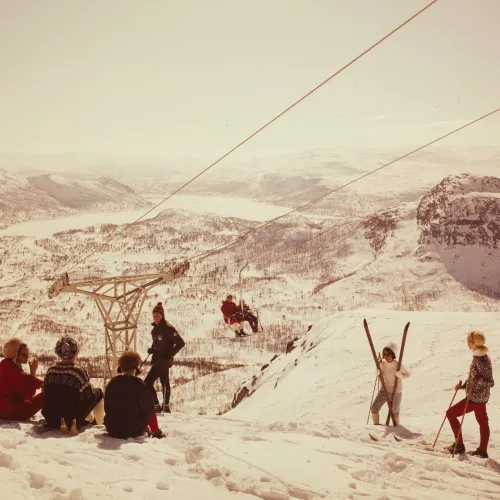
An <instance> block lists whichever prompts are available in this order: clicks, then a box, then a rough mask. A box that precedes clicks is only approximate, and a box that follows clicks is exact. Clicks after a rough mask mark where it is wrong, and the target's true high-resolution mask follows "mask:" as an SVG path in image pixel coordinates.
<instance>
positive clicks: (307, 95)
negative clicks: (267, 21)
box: [67, 0, 438, 272]
mask: <svg viewBox="0 0 500 500" xmlns="http://www.w3.org/2000/svg"><path fill="white" fill-rule="evenodd" d="M436 2H438V0H432V1H431V2H430V3H429V4H427V5H426V6H425V7H423V8H422V9H420V10H419V11H418V12H417V13H416V14H413V15H412V16H411V17H409V18H408V19H407V20H406V21H404V22H403V23H401V24H400V25H399V26H398V27H396V28H395V29H393V30H392V31H391V32H390V33H388V34H387V35H385V36H384V37H383V38H381V39H380V40H378V41H377V42H375V43H374V44H373V45H371V46H370V47H369V48H367V49H366V50H365V51H363V52H362V53H361V54H359V55H358V56H357V57H355V58H354V59H352V60H351V61H350V62H348V63H347V64H345V65H344V66H343V67H342V68H340V69H339V70H337V71H336V72H335V73H333V74H332V75H330V76H329V77H328V78H327V79H326V80H323V81H322V82H321V83H320V84H319V85H316V87H314V88H313V89H312V90H310V91H309V92H308V93H307V94H305V95H303V96H302V97H301V98H300V99H298V100H297V101H295V102H294V103H293V104H291V105H290V106H288V107H287V108H286V109H285V110H283V111H282V112H281V113H279V114H278V115H276V116H275V117H274V118H272V119H271V120H269V121H268V122H267V123H265V124H264V125H263V126H262V127H260V128H259V129H257V130H256V131H255V132H254V133H253V134H251V135H249V136H248V137H247V138H246V139H244V140H243V141H241V142H240V143H239V144H237V145H236V146H234V147H233V148H232V149H231V150H229V151H228V152H227V153H225V154H224V155H222V156H221V157H220V158H218V159H217V160H215V161H214V162H213V163H212V164H211V165H209V166H208V167H206V168H205V169H204V170H202V171H201V172H199V173H198V174H197V175H195V176H194V177H192V178H191V179H190V180H189V181H187V182H185V183H184V184H183V185H182V186H180V187H179V188H178V189H176V190H175V191H174V192H172V193H171V194H169V195H168V196H167V197H166V198H165V199H163V200H162V201H160V202H159V203H157V204H156V205H155V206H154V207H153V208H151V209H150V210H148V211H147V212H146V213H144V214H143V215H141V216H140V217H139V218H138V219H136V220H135V221H133V222H131V223H129V224H127V225H126V226H125V227H124V228H123V229H121V230H120V231H118V232H116V233H114V235H113V236H110V237H109V238H108V239H107V240H105V241H104V242H103V243H101V245H99V247H98V248H96V249H94V250H92V251H91V252H89V253H88V254H87V255H85V256H84V257H82V258H81V259H80V260H78V261H77V262H76V263H75V265H73V266H72V267H70V268H69V269H68V271H67V272H70V271H72V270H73V269H74V268H75V267H77V266H78V265H79V264H81V263H82V262H85V260H87V259H88V258H89V257H91V256H92V255H94V254H95V253H96V252H98V251H100V250H101V248H103V247H104V246H105V245H107V244H108V243H109V242H111V241H112V240H114V239H115V238H116V237H117V236H120V235H121V234H123V233H124V232H125V231H126V230H127V229H129V228H130V227H131V226H133V225H134V224H137V222H139V221H140V220H142V219H143V218H144V217H146V215H149V214H150V213H151V212H152V211H153V210H156V209H157V208H158V207H159V206H160V205H162V204H163V203H165V202H166V201H167V200H169V199H170V198H172V196H174V195H176V194H177V193H178V192H179V191H181V190H182V189H184V188H185V187H187V186H189V184H191V183H192V182H194V181H195V180H196V179H198V178H199V177H201V176H202V175H203V174H204V173H206V172H208V171H209V170H210V169H211V168H213V167H215V166H216V165H217V164H218V163H220V162H221V161H222V160H224V159H225V158H227V157H228V156H229V155H230V154H232V153H234V152H235V151H236V150H237V149H239V148H240V147H241V146H243V145H244V144H246V143H247V142H248V141H250V140H251V139H253V138H254V137H255V136H256V135H257V134H259V133H260V132H262V131H263V130H264V129H266V128H267V127H269V126H270V125H271V124H273V123H274V122H275V121H277V120H278V119H280V118H281V117H282V116H283V115H285V114H286V113H288V112H289V111H290V110H291V109H293V108H294V107H295V106H297V105H298V104H300V103H301V102H302V101H304V100H305V99H307V98H308V97H309V96H310V95H312V94H313V93H314V92H316V91H317V90H319V89H320V88H321V87H323V86H324V85H326V84H327V83H328V82H329V81H330V80H332V79H333V78H335V77H336V76H338V75H340V73H342V72H343V71H345V70H346V69H347V68H349V67H350V66H352V65H353V64H354V63H355V62H356V61H358V60H359V59H361V58H362V57H363V56H365V55H366V54H368V53H369V52H371V51H372V50H373V49H374V48H376V47H377V46H378V45H380V44H381V43H382V42H384V41H385V40H387V39H388V38H390V37H391V36H392V35H394V33H396V32H397V31H399V30H400V29H401V28H403V27H404V26H406V25H407V24H409V23H410V22H411V21H413V20H414V19H415V18H417V17H418V16H419V15H420V14H422V13H423V12H424V11H426V10H427V9H428V8H430V7H431V6H432V5H434V4H435V3H436Z"/></svg>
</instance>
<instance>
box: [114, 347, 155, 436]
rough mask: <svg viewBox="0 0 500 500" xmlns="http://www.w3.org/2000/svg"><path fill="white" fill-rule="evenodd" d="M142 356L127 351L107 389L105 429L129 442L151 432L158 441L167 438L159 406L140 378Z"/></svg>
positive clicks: (121, 357) (121, 358)
mask: <svg viewBox="0 0 500 500" xmlns="http://www.w3.org/2000/svg"><path fill="white" fill-rule="evenodd" d="M140 366H141V356H140V355H139V353H137V352H135V351H126V352H124V353H123V354H122V355H121V356H120V359H119V360H118V373H119V374H120V375H117V376H116V377H113V378H112V379H111V381H110V382H109V384H108V386H107V387H106V395H105V396H104V411H105V413H106V415H105V417H104V425H105V426H106V430H107V431H108V434H109V435H110V436H111V437H114V438H119V439H128V438H132V437H137V436H142V435H143V434H144V433H145V432H147V431H148V430H149V432H150V433H151V435H152V436H153V437H155V438H159V439H160V438H162V437H164V434H163V433H162V432H161V430H160V429H159V427H158V419H157V417H156V413H155V403H154V400H153V396H152V395H151V391H150V389H149V387H148V386H147V385H146V384H145V383H144V382H143V381H142V380H141V379H140V378H139V377H138V375H140V374H141V373H142V370H141V369H140Z"/></svg>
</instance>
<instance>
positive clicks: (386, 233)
mask: <svg viewBox="0 0 500 500" xmlns="http://www.w3.org/2000/svg"><path fill="white" fill-rule="evenodd" d="M488 154H490V155H493V156H490V157H487V158H486V157H485V158H483V159H481V160H480V161H476V162H470V163H468V162H467V158H466V157H465V155H462V154H459V153H455V154H452V153H450V152H447V151H445V150H435V151H432V150H431V152H428V153H425V154H422V155H419V156H418V157H417V156H416V157H415V158H414V159H413V160H412V161H411V162H409V165H408V164H406V165H405V167H404V168H403V166H401V168H400V169H399V170H398V168H399V167H398V168H394V169H393V170H390V169H388V170H387V171H383V173H382V172H381V173H380V175H379V177H378V178H376V177H375V176H373V177H372V178H370V177H369V178H368V179H370V181H368V179H367V180H365V181H360V182H359V183H356V184H354V185H353V186H352V188H351V187H349V188H347V189H343V190H341V191H339V193H338V194H337V193H336V194H334V195H332V196H331V197H328V198H326V199H325V200H323V201H322V202H320V203H318V205H317V206H313V207H311V209H309V210H307V211H299V212H295V213H293V214H290V215H287V216H285V217H283V218H281V219H279V220H277V221H276V222H275V223H274V224H272V225H270V226H269V227H260V226H262V225H263V222H264V221H265V220H266V219H270V218H272V217H276V216H278V215H280V214H285V213H287V212H288V211H290V210H292V209H293V208H294V207H296V206H298V205H300V204H302V203H305V202H307V201H309V200H311V199H314V198H316V197H318V196H321V195H322V194H324V193H326V192H328V191H330V190H332V189H334V188H335V187H336V186H339V185H341V184H343V183H344V182H349V181H350V180H352V179H353V178H355V177H357V176H358V175H363V174H364V173H366V172H367V171H368V170H369V169H371V168H374V167H376V166H377V165H373V161H372V163H371V164H370V161H369V160H370V157H372V158H375V160H376V163H377V162H378V164H382V163H383V161H385V160H386V158H384V155H383V154H382V153H380V154H378V155H376V154H374V153H373V152H365V153H363V155H358V156H357V157H356V158H354V159H352V158H351V159H348V158H347V157H344V156H342V155H340V154H336V155H332V154H331V152H328V151H315V152H311V153H310V154H307V155H303V156H301V157H299V158H292V157H290V158H288V157H287V158H285V159H280V160H276V159H269V158H268V159H262V160H259V161H256V162H254V163H253V164H252V165H248V164H247V165H245V166H241V165H240V166H238V168H240V170H239V171H240V173H241V175H238V176H235V179H238V180H237V182H234V183H233V182H231V183H227V184H226V183H225V182H224V179H225V178H227V174H228V171H230V169H229V167H228V168H225V167H224V168H221V170H220V171H217V170H215V171H214V173H213V175H211V176H210V178H209V180H207V181H203V182H200V183H199V184H198V185H196V186H193V187H192V188H190V189H188V190H186V191H185V192H183V193H182V196H180V195H179V197H178V198H177V197H176V196H174V197H173V198H172V200H169V202H168V203H165V204H164V205H162V206H160V207H158V208H157V209H156V210H154V211H153V212H152V213H150V214H149V215H148V216H147V217H145V218H143V219H142V220H140V221H139V222H137V223H135V224H133V225H131V226H127V224H128V223H130V222H132V221H134V220H136V219H137V218H138V217H140V215H142V214H143V213H144V212H146V211H147V210H149V209H151V208H152V207H154V206H155V205H156V204H157V203H158V202H159V201H161V200H162V199H163V198H164V197H165V196H167V195H168V194H169V193H170V192H171V191H173V190H174V189H176V188H177V187H179V186H180V185H181V183H182V179H180V177H179V176H175V175H172V176H169V175H163V176H161V175H160V174H159V173H158V174H155V175H151V176H149V177H146V176H144V175H141V174H140V173H137V172H136V173H134V170H133V169H132V168H129V169H126V168H120V166H114V167H113V166H110V165H108V166H107V167H103V168H100V169H97V168H96V169H95V172H91V170H89V169H88V170H87V174H88V175H86V176H83V175H80V174H75V173H73V174H71V175H70V174H68V173H67V172H63V171H61V170H56V169H54V171H51V170H50V168H49V167H47V168H45V169H38V168H34V166H33V165H32V164H29V165H28V164H22V165H20V164H18V163H16V168H9V167H8V165H6V164H5V162H3V163H2V164H0V167H1V168H4V170H0V180H1V183H0V195H1V200H0V209H1V216H0V263H1V266H0V326H1V329H0V343H2V344H3V342H4V341H5V340H6V339H7V338H8V337H10V336H12V335H14V334H15V333H16V332H17V335H18V336H19V337H21V338H23V339H25V341H26V342H27V343H28V345H29V347H30V350H31V351H32V352H33V353H34V354H35V355H36V356H37V357H38V358H39V360H40V368H39V373H38V376H39V377H41V378H43V376H44V373H45V372H46V370H47V368H48V366H50V364H52V363H53V362H54V359H55V357H54V352H53V348H54V345H55V342H56V340H57V338H58V337H59V336H60V335H61V334H63V333H67V334H70V335H71V336H73V337H74V338H75V339H77V341H78V342H79V343H80V345H81V363H82V365H83V366H85V367H86V368H87V370H88V371H89V374H90V376H91V378H92V382H93V383H94V385H96V386H99V385H100V384H101V383H102V380H101V376H102V366H103V354H104V335H103V327H102V320H101V318H100V316H99V314H98V311H97V309H96V307H95V305H94V303H93V302H92V300H91V299H90V298H87V297H84V296H82V295H70V294H64V293H63V294H61V295H60V296H58V297H56V298H54V299H49V298H48V297H47V290H48V288H49V287H50V285H51V284H52V283H53V281H54V279H55V278H56V277H57V275H58V274H60V273H62V272H63V271H65V270H66V269H69V268H71V267H72V266H74V265H75V264H76V263H77V262H79V261H80V260H81V259H82V258H84V257H85V256H87V255H89V254H90V253H92V255H91V256H90V257H89V258H87V259H85V261H84V262H82V263H80V264H79V265H77V266H76V268H75V269H74V270H72V271H71V272H70V280H72V281H79V280H81V279H87V278H98V277H105V276H119V275H127V274H139V273H158V272H162V271H164V270H168V269H170V268H171V267H172V266H173V265H175V264H178V263H180V262H182V261H184V260H185V259H192V262H191V267H190V269H189V271H188V272H187V274H186V275H185V276H183V277H181V278H179V279H177V280H175V281H172V282H170V283H168V284H166V285H162V286H159V287H156V288H155V289H154V290H153V291H152V292H151V293H150V295H149V296H148V298H147V300H146V303H145V306H144V309H143V312H142V315H141V323H140V325H139V327H138V350H139V352H140V353H141V355H142V356H143V358H144V357H145V356H146V351H147V348H148V347H149V345H150V340H151V337H150V334H149V332H150V329H151V326H150V323H151V310H152V308H153V306H154V305H155V304H156V302H158V301H162V302H163V304H164V307H165V313H166V317H167V319H168V320H169V321H170V322H171V323H172V324H173V325H174V326H175V327H176V328H177V329H178V330H179V332H180V333H181V335H182V337H183V338H184V340H185V341H186V347H185V348H184V349H183V350H182V351H181V352H180V353H179V355H178V356H177V357H176V363H175V365H174V367H173V368H172V370H171V381H172V399H171V407H172V414H167V415H165V416H160V417H159V423H160V428H161V429H162V430H163V431H164V432H165V433H166V434H167V436H166V438H165V439H162V440H155V439H150V438H147V437H144V438H137V439H129V440H117V439H113V438H110V437H109V436H108V435H107V434H106V430H105V428H104V427H103V426H94V427H92V428H89V429H87V430H84V431H82V432H81V433H80V434H79V435H77V436H74V437H68V436H62V435H61V434H60V433H59V432H55V431H49V432H45V433H40V432H39V429H40V427H41V424H42V423H43V418H42V417H41V416H40V414H38V415H36V416H35V417H34V419H33V420H31V421H28V422H10V421H2V422H1V423H0V484H1V498H2V499H3V498H5V499H8V500H10V499H14V500H17V499H43V500H45V499H47V500H48V499H50V500H87V499H95V498H98V499H101V498H102V499H105V498H110V499H111V498H120V499H121V498H124V499H127V498H130V499H132V498H133V499H136V498H137V499H142V498H147V499H156V498H158V499H160V498H161V499H169V498H171V499H184V498H185V499H194V500H197V499H214V500H219V499H221V500H224V499H252V498H257V499H263V500H286V499H301V500H313V499H315V500H317V499H332V500H334V499H356V498H369V499H378V500H386V499H405V500H408V499H419V500H420V499H442V498H446V499H448V498H450V499H492V500H493V499H498V498H500V444H499V443H500V426H499V423H500V396H499V393H498V388H497V386H498V383H500V382H498V381H497V384H496V385H495V387H493V388H492V390H491V399H490V401H489V403H488V414H489V419H490V427H491V438H490V445H489V449H488V453H489V457H490V458H488V459H481V458H477V457H473V456H469V455H467V454H465V455H455V456H454V457H453V458H452V457H451V456H450V455H449V454H446V453H444V452H443V448H444V446H449V445H450V444H452V442H453V435H452V433H451V430H450V428H449V424H448V422H445V424H444V427H443V429H442V431H441V434H440V436H439V440H438V442H437V445H436V446H435V448H434V449H433V448H432V445H433V443H434V440H435V438H436V435H437V433H438V430H439V428H440V426H441V423H442V422H443V418H444V415H445V412H446V410H447V408H448V406H449V404H450V402H451V400H452V398H453V395H454V392H455V390H454V387H455V384H456V383H457V382H458V381H459V380H465V378H466V377H467V373H468V368H469V365H470V360H471V353H470V351H468V348H467V343H466V334H467V332H468V331H470V330H481V331H482V332H484V334H485V335H486V339H487V342H486V344H487V346H488V347H489V355H490V357H491V361H492V364H493V375H494V377H495V378H496V379H498V377H499V375H498V366H499V365H500V336H499V334H498V325H499V324H500V302H499V300H500V288H499V282H500V274H499V273H500V271H499V270H500V265H499V262H500V248H499V242H500V177H499V175H498V172H499V166H500V160H499V158H498V156H494V155H495V153H494V152H488ZM464 158H465V159H464ZM275 162H276V167H274V163H275ZM2 165H3V166H2ZM417 167H418V168H417ZM172 168H174V167H172ZM149 170H150V171H151V172H155V169H154V168H153V166H151V167H150V168H149ZM82 171H83V169H82ZM116 171H124V172H125V171H126V174H123V175H116ZM172 171H173V170H172ZM233 171H234V170H233ZM311 171H314V176H311V175H309V174H308V172H311ZM89 172H90V173H89ZM250 172H251V175H250ZM409 186H412V188H410V187H409ZM176 198H177V201H176ZM257 200H259V201H257ZM266 214H267V216H266ZM253 230H255V231H253ZM113 234H117V235H116V237H115V238H114V239H112V240H109V239H110V236H111V235H113ZM241 234H248V236H247V237H246V238H245V239H244V240H242V241H238V243H236V244H234V245H231V246H229V247H228V248H227V249H225V250H224V251H220V252H214V253H211V254H210V255H207V256H205V257H204V258H203V259H196V258H194V259H193V257H194V256H197V255H200V254H202V253H203V252H205V251H208V250H210V249H213V248H216V247H219V246H222V245H226V244H228V243H230V242H232V241H233V240H237V238H238V236H239V235H241ZM246 263H248V266H247V267H246V268H245V269H244V270H243V271H242V273H241V281H240V279H239V272H240V270H241V269H242V268H243V267H244V266H245V264H246ZM229 293H232V294H235V295H237V297H238V298H239V297H240V296H241V295H242V296H243V297H244V298H245V300H246V301H247V303H249V304H250V305H251V306H253V307H254V308H255V309H256V310H257V311H258V314H259V319H260V321H261V324H262V329H261V331H260V332H259V333H256V334H253V335H251V336H249V337H248V338H245V339H238V338H235V336H234V334H233V332H232V331H231V330H230V329H229V328H227V327H226V326H225V325H224V323H223V321H222V316H221V313H220V306H221V301H222V300H223V299H224V298H225V297H226V295H227V294H229ZM364 319H366V320H367V322H368V325H369V327H370V330H371V333H372V337H373V342H374V345H375V349H376V351H377V352H380V351H381V350H382V348H383V346H384V345H385V344H386V343H387V342H390V341H391V342H395V343H396V344H397V345H398V346H399V347H400V346H401V336H402V332H403V328H404V326H405V324H406V323H407V322H410V327H409V332H408V338H407V342H406V346H405V351H404V359H403V364H404V365H405V367H406V368H407V369H408V370H409V372H410V377H409V378H407V379H405V380H404V381H403V398H402V403H401V421H400V425H398V426H395V427H394V426H374V425H371V422H370V423H367V420H368V417H369V406H370V400H371V398H372V394H373V389H374V382H375V364H374V360H373V357H372V353H371V350H370V346H369V344H368V342H367V337H366V334H365V331H364V328H363V320H364ZM246 328H247V331H248V326H246ZM18 329H19V331H18ZM0 362H1V361H0ZM148 367H149V365H148V364H146V372H147V370H148ZM462 396H463V392H462V393H461V394H458V395H457V399H456V401H458V400H459V398H460V399H461V398H462ZM160 400H161V395H160ZM385 416H386V410H385V408H384V410H382V413H381V419H382V421H383V422H385ZM463 434H464V441H465V446H466V448H467V450H468V451H472V450H475V449H476V448H477V447H478V442H479V429H478V424H477V422H476V420H475V418H474V414H473V413H470V414H468V415H466V417H465V420H464V426H463Z"/></svg>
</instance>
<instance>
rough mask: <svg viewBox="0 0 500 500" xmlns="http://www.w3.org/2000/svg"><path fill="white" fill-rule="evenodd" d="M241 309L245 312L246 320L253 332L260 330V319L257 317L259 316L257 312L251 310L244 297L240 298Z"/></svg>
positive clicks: (244, 317)
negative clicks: (256, 314)
mask: <svg viewBox="0 0 500 500" xmlns="http://www.w3.org/2000/svg"><path fill="white" fill-rule="evenodd" d="M239 310H240V311H241V312H242V314H243V319H244V320H245V321H248V324H249V325H250V328H251V329H252V332H253V333H257V332H258V331H259V320H258V319H257V316H255V314H253V313H251V312H250V311H251V309H250V306H249V305H248V304H247V303H246V302H245V301H244V300H243V299H240V306H239Z"/></svg>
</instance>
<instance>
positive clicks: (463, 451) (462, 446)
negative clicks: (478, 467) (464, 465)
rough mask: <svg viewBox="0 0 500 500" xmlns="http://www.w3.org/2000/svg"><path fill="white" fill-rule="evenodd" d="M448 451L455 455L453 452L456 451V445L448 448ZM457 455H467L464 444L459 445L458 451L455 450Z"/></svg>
mask: <svg viewBox="0 0 500 500" xmlns="http://www.w3.org/2000/svg"><path fill="white" fill-rule="evenodd" d="M446 450H447V451H449V452H450V453H451V454H453V450H455V443H453V444H452V445H451V446H448V447H447V448H446ZM455 453H456V454H457V455H462V454H463V453H465V445H464V444H463V443H462V444H457V449H456V450H455Z"/></svg>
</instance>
